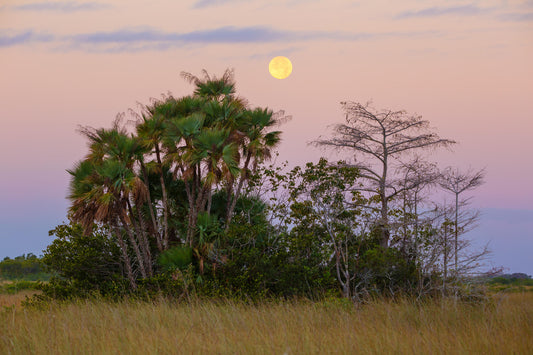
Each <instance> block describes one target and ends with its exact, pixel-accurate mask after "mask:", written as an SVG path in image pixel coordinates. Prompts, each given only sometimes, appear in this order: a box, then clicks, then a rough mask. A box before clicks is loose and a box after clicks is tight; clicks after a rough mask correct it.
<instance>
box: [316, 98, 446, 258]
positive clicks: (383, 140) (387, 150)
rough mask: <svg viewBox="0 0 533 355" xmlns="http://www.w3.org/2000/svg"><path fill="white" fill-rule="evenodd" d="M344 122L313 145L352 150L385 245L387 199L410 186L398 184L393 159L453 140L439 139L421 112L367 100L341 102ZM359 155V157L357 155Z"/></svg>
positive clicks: (397, 159)
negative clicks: (375, 203) (375, 205)
mask: <svg viewBox="0 0 533 355" xmlns="http://www.w3.org/2000/svg"><path fill="white" fill-rule="evenodd" d="M341 105H342V107H343V110H344V112H345V114H346V123H345V124H338V125H336V126H335V128H334V134H333V137H332V138H319V139H318V140H316V141H314V142H313V143H314V144H315V145H317V146H323V147H331V148H335V149H338V150H348V151H350V152H353V154H354V162H355V166H357V168H358V169H359V171H360V175H361V177H362V178H364V179H366V180H368V181H369V182H370V183H371V186H370V187H361V188H359V189H360V190H363V191H367V192H371V193H376V194H377V195H378V196H379V199H380V203H381V208H380V214H381V218H380V220H379V222H378V226H379V228H380V230H381V238H380V244H381V246H382V247H384V248H387V247H388V246H389V238H390V225H389V202H390V201H391V200H392V199H393V198H395V197H396V196H397V195H398V194H400V193H402V192H403V191H404V190H405V189H409V188H410V186H407V187H401V186H398V184H397V182H396V181H395V180H394V176H393V175H392V173H391V172H392V170H391V168H392V167H393V165H394V164H395V160H396V161H399V160H400V158H401V157H402V156H404V155H406V154H407V153H414V152H417V151H419V150H421V149H427V148H435V147H447V146H450V145H451V144H453V143H455V142H454V141H452V140H448V139H442V138H440V137H439V136H438V135H437V134H436V133H434V132H432V131H431V130H430V128H429V122H428V121H424V120H422V117H421V116H418V115H412V114H408V113H407V112H406V111H392V110H380V111H378V110H376V109H374V108H373V107H371V106H370V104H369V103H367V104H366V105H362V104H360V103H357V102H342V103H341ZM360 158H362V159H360Z"/></svg>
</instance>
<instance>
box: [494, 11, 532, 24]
mask: <svg viewBox="0 0 533 355" xmlns="http://www.w3.org/2000/svg"><path fill="white" fill-rule="evenodd" d="M498 18H499V19H500V20H502V21H510V22H529V21H533V12H526V13H518V12H517V13H506V14H502V15H500V16H498Z"/></svg>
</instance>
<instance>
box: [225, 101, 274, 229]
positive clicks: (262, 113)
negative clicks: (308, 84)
mask: <svg viewBox="0 0 533 355" xmlns="http://www.w3.org/2000/svg"><path fill="white" fill-rule="evenodd" d="M282 117H284V112H283V111H280V112H277V113H274V112H272V111H271V110H269V109H267V108H265V109H261V108H256V109H253V110H247V111H246V112H245V114H244V115H243V117H242V120H241V121H240V122H239V126H238V128H237V129H238V131H239V132H242V138H241V139H240V140H239V144H240V149H241V156H242V157H243V158H244V162H243V166H242V168H241V172H240V175H239V179H238V181H235V179H234V178H233V177H230V179H229V180H228V181H229V184H228V187H227V208H226V211H227V215H226V230H227V228H229V224H230V222H231V218H232V216H233V211H234V210H235V204H236V203H237V200H238V198H239V196H240V194H241V190H242V187H243V185H244V182H245V181H246V180H248V178H249V177H250V174H251V172H252V171H254V170H255V169H256V168H257V166H258V164H259V163H261V162H263V161H264V160H267V159H270V158H271V153H272V150H273V149H274V148H275V147H276V146H277V145H278V144H279V143H280V141H281V138H280V136H281V131H270V130H271V129H272V127H275V126H276V125H278V124H279V123H280V119H281V118H282ZM235 183H236V184H237V185H236V186H234V185H235Z"/></svg>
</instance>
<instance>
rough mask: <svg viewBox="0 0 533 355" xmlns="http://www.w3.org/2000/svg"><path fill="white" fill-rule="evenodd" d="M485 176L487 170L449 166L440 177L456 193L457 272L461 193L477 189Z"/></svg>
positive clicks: (455, 252) (455, 251)
mask: <svg viewBox="0 0 533 355" xmlns="http://www.w3.org/2000/svg"><path fill="white" fill-rule="evenodd" d="M484 177H485V170H484V169H482V170H479V171H473V170H472V169H469V170H468V171H466V172H461V171H459V169H457V168H452V167H448V168H446V169H445V170H444V171H443V172H442V174H441V177H440V181H439V185H440V186H441V187H442V188H443V189H444V190H447V191H449V192H451V193H453V194H454V195H455V219H454V229H455V231H454V235H455V238H454V254H455V262H454V268H455V272H456V273H457V272H458V269H457V268H458V265H457V258H458V253H457V249H458V238H459V225H458V222H459V214H460V213H459V207H460V204H459V195H460V194H461V193H463V192H465V191H468V190H472V189H475V188H476V187H478V186H480V185H481V184H483V183H484V181H483V178H484Z"/></svg>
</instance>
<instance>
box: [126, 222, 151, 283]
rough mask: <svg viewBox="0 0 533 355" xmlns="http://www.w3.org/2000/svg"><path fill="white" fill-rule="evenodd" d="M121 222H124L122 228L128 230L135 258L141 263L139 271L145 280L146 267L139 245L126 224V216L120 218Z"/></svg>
mask: <svg viewBox="0 0 533 355" xmlns="http://www.w3.org/2000/svg"><path fill="white" fill-rule="evenodd" d="M120 221H121V222H122V226H123V227H124V229H125V230H126V233H127V234H128V237H129V240H130V243H131V245H132V247H133V251H134V252H135V256H136V257H137V262H138V263H139V269H140V270H141V275H142V277H143V278H146V276H147V274H146V268H145V266H144V258H143V257H142V254H141V251H140V249H139V243H137V241H136V240H135V236H134V235H133V232H132V231H131V228H130V227H129V226H128V224H127V223H126V220H125V219H124V216H120Z"/></svg>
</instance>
